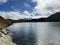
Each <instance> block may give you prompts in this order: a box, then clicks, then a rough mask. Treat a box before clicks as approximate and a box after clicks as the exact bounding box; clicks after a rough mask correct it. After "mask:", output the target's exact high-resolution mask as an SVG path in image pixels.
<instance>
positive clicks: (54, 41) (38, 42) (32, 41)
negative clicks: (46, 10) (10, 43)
mask: <svg viewBox="0 0 60 45" xmlns="http://www.w3.org/2000/svg"><path fill="white" fill-rule="evenodd" d="M17 25H18V26H16V25H14V26H15V27H16V28H14V27H13V26H12V27H11V30H17V31H15V32H14V31H13V32H14V33H13V34H14V36H13V40H14V42H16V43H17V44H21V45H60V22H40V23H20V24H17Z"/></svg>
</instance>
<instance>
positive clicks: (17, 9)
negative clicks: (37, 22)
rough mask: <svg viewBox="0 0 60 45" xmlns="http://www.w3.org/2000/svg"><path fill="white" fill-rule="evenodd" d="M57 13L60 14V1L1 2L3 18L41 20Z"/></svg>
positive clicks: (0, 12) (10, 0)
mask: <svg viewBox="0 0 60 45" xmlns="http://www.w3.org/2000/svg"><path fill="white" fill-rule="evenodd" d="M56 12H60V0H0V16H3V17H9V18H10V17H11V18H15V19H16V18H20V17H22V18H24V17H28V18H29V17H31V18H40V17H48V16H50V15H51V14H53V13H56ZM13 15H14V16H13Z"/></svg>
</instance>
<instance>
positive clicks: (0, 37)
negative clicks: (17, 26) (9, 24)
mask: <svg viewBox="0 0 60 45" xmlns="http://www.w3.org/2000/svg"><path fill="white" fill-rule="evenodd" d="M0 45H17V44H15V43H14V42H12V36H11V35H10V34H7V35H5V34H4V33H2V32H0Z"/></svg>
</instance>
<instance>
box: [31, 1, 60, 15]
mask: <svg viewBox="0 0 60 45" xmlns="http://www.w3.org/2000/svg"><path fill="white" fill-rule="evenodd" d="M32 2H37V5H36V6H35V9H34V10H33V12H35V13H39V14H41V15H42V16H49V15H51V14H53V13H55V12H58V11H59V12H60V0H32Z"/></svg>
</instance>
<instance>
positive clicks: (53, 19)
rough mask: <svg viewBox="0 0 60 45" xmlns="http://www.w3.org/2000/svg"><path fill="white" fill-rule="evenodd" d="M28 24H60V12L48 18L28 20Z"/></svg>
mask: <svg viewBox="0 0 60 45" xmlns="http://www.w3.org/2000/svg"><path fill="white" fill-rule="evenodd" d="M28 22H60V12H56V13H55V14H52V15H51V16H49V17H47V18H39V19H32V20H28Z"/></svg>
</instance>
